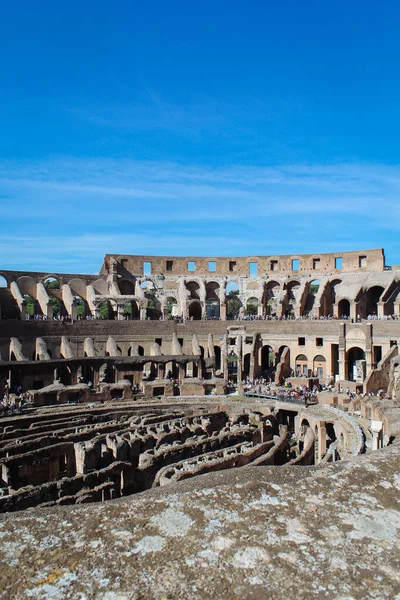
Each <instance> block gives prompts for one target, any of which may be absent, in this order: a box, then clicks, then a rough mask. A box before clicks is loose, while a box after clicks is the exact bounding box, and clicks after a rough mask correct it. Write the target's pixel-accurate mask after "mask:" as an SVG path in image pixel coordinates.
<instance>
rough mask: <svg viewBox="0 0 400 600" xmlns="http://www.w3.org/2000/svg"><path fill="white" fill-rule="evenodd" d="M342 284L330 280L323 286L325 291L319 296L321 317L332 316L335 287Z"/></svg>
mask: <svg viewBox="0 0 400 600" xmlns="http://www.w3.org/2000/svg"><path fill="white" fill-rule="evenodd" d="M341 283H342V280H341V279H332V281H328V283H327V284H326V285H325V289H324V291H323V292H322V295H321V300H320V302H321V310H320V315H321V316H325V317H328V316H333V314H334V308H333V307H334V304H336V289H335V288H336V286H337V285H340V284H341Z"/></svg>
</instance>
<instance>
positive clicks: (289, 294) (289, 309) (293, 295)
mask: <svg viewBox="0 0 400 600" xmlns="http://www.w3.org/2000/svg"><path fill="white" fill-rule="evenodd" d="M299 289H300V283H299V282H298V281H289V283H287V284H286V297H285V299H284V307H285V310H284V312H285V316H287V317H294V306H295V304H297V303H298V299H297V292H298V290H299Z"/></svg>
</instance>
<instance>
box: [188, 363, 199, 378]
mask: <svg viewBox="0 0 400 600" xmlns="http://www.w3.org/2000/svg"><path fill="white" fill-rule="evenodd" d="M198 376H199V369H198V366H197V364H196V363H195V362H194V361H189V362H188V363H187V364H186V367H185V377H198Z"/></svg>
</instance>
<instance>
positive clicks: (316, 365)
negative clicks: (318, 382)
mask: <svg viewBox="0 0 400 600" xmlns="http://www.w3.org/2000/svg"><path fill="white" fill-rule="evenodd" d="M313 375H314V376H315V377H318V378H319V379H323V378H324V377H326V358H325V356H323V355H322V354H317V355H316V356H314V360H313Z"/></svg>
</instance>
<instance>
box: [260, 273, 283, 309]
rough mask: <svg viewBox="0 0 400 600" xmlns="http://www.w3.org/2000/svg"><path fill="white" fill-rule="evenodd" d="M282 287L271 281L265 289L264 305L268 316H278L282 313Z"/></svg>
mask: <svg viewBox="0 0 400 600" xmlns="http://www.w3.org/2000/svg"><path fill="white" fill-rule="evenodd" d="M280 289H281V286H280V285H279V283H278V282H277V281H269V282H268V283H267V284H266V285H265V287H264V297H263V304H264V310H265V314H266V315H271V316H278V315H279V314H280V312H281V310H280V304H279V299H278V296H279V292H280Z"/></svg>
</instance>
